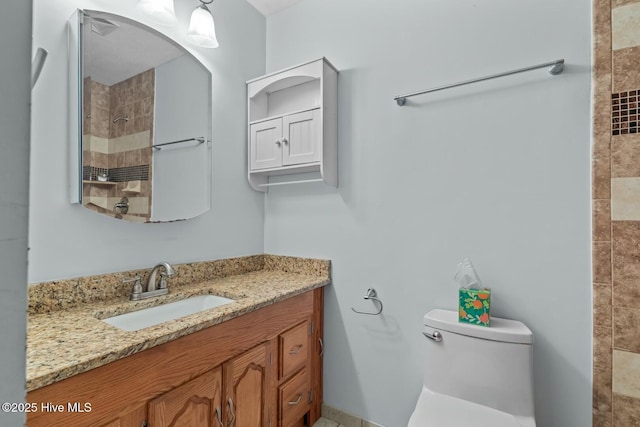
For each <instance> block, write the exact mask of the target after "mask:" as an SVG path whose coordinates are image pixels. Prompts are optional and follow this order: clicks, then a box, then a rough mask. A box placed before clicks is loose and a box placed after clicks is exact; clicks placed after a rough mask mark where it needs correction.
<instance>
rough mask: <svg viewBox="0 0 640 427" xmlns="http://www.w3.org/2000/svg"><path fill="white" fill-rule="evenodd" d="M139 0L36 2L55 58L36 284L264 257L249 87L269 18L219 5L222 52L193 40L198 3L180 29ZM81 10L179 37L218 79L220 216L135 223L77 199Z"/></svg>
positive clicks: (216, 202)
mask: <svg viewBox="0 0 640 427" xmlns="http://www.w3.org/2000/svg"><path fill="white" fill-rule="evenodd" d="M136 3H137V2H135V1H131V0H114V1H104V0H80V1H78V0H57V1H55V2H52V1H46V0H36V1H35V2H34V25H33V28H34V47H37V46H42V47H44V48H46V49H47V50H48V51H49V58H48V60H47V65H46V67H45V69H44V70H43V72H42V75H41V77H40V81H39V82H38V85H39V88H38V89H39V90H38V92H35V93H34V97H33V109H32V129H31V137H32V155H31V198H30V202H31V210H30V221H29V226H30V231H31V233H30V241H29V244H30V248H31V251H30V253H29V282H31V283H33V282H40V281H46V280H54V279H58V278H70V277H76V276H84V275H89V274H99V273H106V272H115V271H123V270H129V269H132V268H144V267H151V266H153V264H154V263H156V262H158V261H161V260H166V261H169V262H172V263H181V262H191V261H198V260H209V259H218V258H227V257H232V256H241V255H248V254H256V253H262V252H263V216H264V203H263V197H262V195H261V194H259V193H256V192H254V191H252V190H251V189H250V188H249V186H248V184H247V178H246V169H245V168H244V165H245V164H246V151H247V150H246V99H245V93H246V89H245V81H246V80H248V79H250V78H253V77H256V76H259V75H261V74H263V72H264V64H265V42H264V34H265V19H264V17H263V16H262V15H260V14H259V13H258V12H257V11H256V10H255V9H254V8H253V7H251V6H250V5H249V4H248V3H246V2H244V1H224V2H216V3H215V4H213V5H212V8H211V9H212V11H213V13H214V15H215V17H216V29H217V35H218V39H219V41H220V47H219V48H218V49H199V48H192V45H189V42H188V41H187V40H186V38H185V34H186V31H187V26H188V21H189V16H190V14H191V12H192V10H193V9H194V8H195V7H196V3H197V2H196V3H189V2H175V3H176V5H175V7H176V14H177V17H178V25H177V26H176V27H173V28H168V27H162V26H157V25H155V24H152V23H151V22H149V21H148V19H147V18H146V17H145V16H143V15H142V14H141V13H140V12H138V11H137V9H136ZM76 8H86V9H98V10H104V11H107V12H112V13H117V14H120V15H124V16H127V17H130V18H133V19H137V20H139V21H141V22H145V23H147V24H149V25H151V26H153V27H155V28H156V29H157V30H159V31H161V32H164V33H165V34H167V35H169V36H171V37H173V38H174V39H175V40H177V41H178V42H179V43H181V44H182V45H183V46H185V47H186V48H187V49H191V50H192V52H193V53H194V54H195V55H196V56H197V57H198V58H199V59H200V60H201V61H202V62H203V63H204V64H205V65H207V66H208V67H209V68H210V70H211V72H212V73H213V80H212V91H213V105H212V110H213V147H212V155H213V185H212V187H213V188H212V194H211V197H212V209H211V211H210V212H208V213H206V214H204V215H201V216H199V217H198V218H196V219H192V220H189V221H183V222H175V223H170V224H131V223H124V222H122V221H120V220H116V219H113V218H108V217H106V216H102V215H98V214H95V213H94V212H91V211H89V210H86V209H84V208H82V207H81V206H79V205H71V204H69V202H68V190H67V188H68V181H67V158H68V157H67V143H66V141H67V125H66V123H67V116H66V110H67V89H66V81H67V61H66V22H67V20H68V18H69V17H70V16H71V14H72V13H73V11H74V10H75V9H76Z"/></svg>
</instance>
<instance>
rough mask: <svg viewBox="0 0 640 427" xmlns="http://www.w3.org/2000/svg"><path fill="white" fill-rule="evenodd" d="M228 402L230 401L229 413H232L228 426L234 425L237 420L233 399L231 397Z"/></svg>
mask: <svg viewBox="0 0 640 427" xmlns="http://www.w3.org/2000/svg"><path fill="white" fill-rule="evenodd" d="M227 402H228V403H229V413H230V414H231V419H230V420H229V422H228V423H227V427H233V423H235V422H236V414H235V413H234V412H233V400H231V398H229V400H227Z"/></svg>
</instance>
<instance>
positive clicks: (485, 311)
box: [458, 288, 491, 326]
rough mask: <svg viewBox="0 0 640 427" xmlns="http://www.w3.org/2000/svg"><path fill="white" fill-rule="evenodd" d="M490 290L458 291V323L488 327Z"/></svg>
mask: <svg viewBox="0 0 640 427" xmlns="http://www.w3.org/2000/svg"><path fill="white" fill-rule="evenodd" d="M490 308H491V290H490V289H462V288H461V289H460V307H459V309H458V321H460V322H463V323H471V324H473V325H480V326H489V321H490V320H491V318H490V315H489V312H490Z"/></svg>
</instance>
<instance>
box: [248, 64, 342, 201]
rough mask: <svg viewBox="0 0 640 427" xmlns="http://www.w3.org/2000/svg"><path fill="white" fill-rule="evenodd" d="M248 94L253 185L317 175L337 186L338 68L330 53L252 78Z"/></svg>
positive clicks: (315, 178) (258, 186)
mask: <svg viewBox="0 0 640 427" xmlns="http://www.w3.org/2000/svg"><path fill="white" fill-rule="evenodd" d="M247 97H248V109H247V110H248V138H247V139H248V145H249V146H248V157H249V158H248V169H249V173H248V177H249V184H250V185H251V187H252V188H253V189H254V190H257V191H262V192H266V191H268V188H269V187H270V186H274V185H285V184H294V183H304V182H317V181H323V182H325V183H326V184H328V185H331V186H333V187H337V186H338V167H337V166H338V71H337V70H336V68H335V67H334V66H333V65H332V64H331V63H330V62H329V61H328V60H327V59H326V58H321V59H317V60H315V61H311V62H307V63H304V64H301V65H297V66H294V67H290V68H287V69H284V70H281V71H277V72H275V73H271V74H267V75H265V76H262V77H258V78H256V79H253V80H249V81H248V82H247ZM292 174H296V179H289V178H290V176H289V175H292ZM297 174H303V177H302V178H300V176H298V175H297ZM273 177H278V178H275V179H274V180H272V178H273Z"/></svg>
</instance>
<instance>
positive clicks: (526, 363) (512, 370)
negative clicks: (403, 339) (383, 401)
mask: <svg viewBox="0 0 640 427" xmlns="http://www.w3.org/2000/svg"><path fill="white" fill-rule="evenodd" d="M424 325H425V326H424V331H423V334H424V335H425V337H426V339H427V345H428V348H427V354H426V360H425V370H424V383H423V387H422V392H421V393H420V397H419V398H418V403H417V405H416V408H415V410H414V411H413V414H412V415H411V418H410V419H409V424H408V427H464V426H472V425H473V426H475V427H535V425H536V422H535V414H534V403H533V399H534V395H533V333H532V332H531V330H529V328H527V327H526V326H525V325H524V324H523V323H522V322H518V321H516V320H507V319H500V318H496V317H492V318H491V326H490V327H483V326H475V325H470V324H466V323H460V322H458V313H457V312H455V311H450V310H440V309H436V310H431V311H430V312H428V313H427V314H425V316H424Z"/></svg>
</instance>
